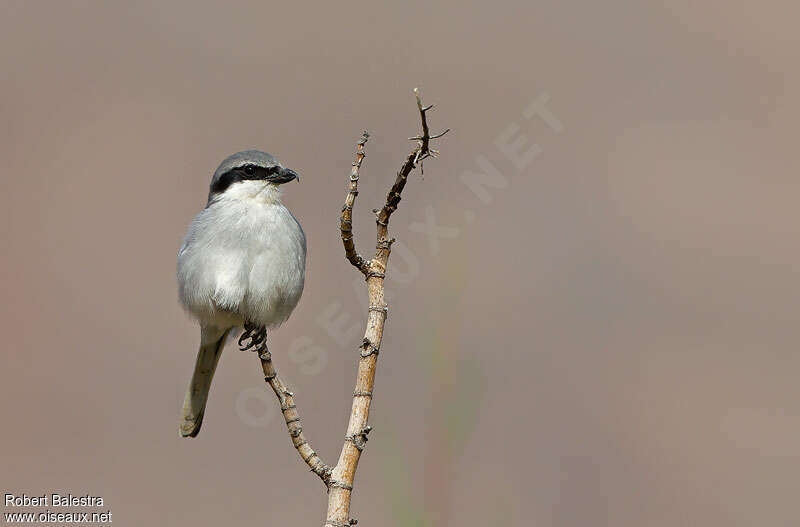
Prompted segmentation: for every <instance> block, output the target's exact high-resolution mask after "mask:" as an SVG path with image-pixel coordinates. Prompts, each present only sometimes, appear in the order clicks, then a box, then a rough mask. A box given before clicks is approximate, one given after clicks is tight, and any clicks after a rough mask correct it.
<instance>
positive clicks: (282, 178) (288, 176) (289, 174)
mask: <svg viewBox="0 0 800 527" xmlns="http://www.w3.org/2000/svg"><path fill="white" fill-rule="evenodd" d="M293 179H296V180H297V181H300V176H299V175H297V172H295V171H294V170H292V169H291V168H284V167H279V168H278V169H277V170H276V171H275V172H273V173H272V174H270V175H269V176H267V181H269V182H270V183H275V184H278V185H281V184H283V183H288V182H289V181H291V180H293Z"/></svg>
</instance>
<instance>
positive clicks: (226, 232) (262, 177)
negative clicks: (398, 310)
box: [177, 150, 306, 437]
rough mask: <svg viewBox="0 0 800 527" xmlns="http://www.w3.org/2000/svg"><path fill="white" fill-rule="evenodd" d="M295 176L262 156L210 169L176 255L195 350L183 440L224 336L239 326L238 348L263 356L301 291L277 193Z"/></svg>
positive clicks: (294, 228) (236, 158)
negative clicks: (202, 199) (270, 331)
mask: <svg viewBox="0 0 800 527" xmlns="http://www.w3.org/2000/svg"><path fill="white" fill-rule="evenodd" d="M297 177H298V176H297V174H296V173H295V172H294V171H293V170H289V169H288V168H284V167H283V166H281V164H280V163H279V162H278V160H277V159H275V158H274V157H272V156H271V155H269V154H267V153H265V152H260V151H258V150H245V151H244V152H238V153H236V154H233V155H232V156H230V157H228V158H226V159H225V160H224V161H223V162H222V164H221V165H220V166H219V168H217V171H216V172H214V177H213V178H212V179H211V187H210V190H209V193H208V204H207V205H206V208H205V209H204V210H203V211H201V212H200V214H198V215H197V216H195V218H194V220H193V221H192V223H191V225H189V230H188V232H187V233H186V237H185V238H184V240H183V245H182V246H181V249H180V251H178V273H177V274H178V295H179V297H180V301H181V303H182V304H183V306H184V307H185V308H186V310H187V311H188V312H189V313H190V314H191V315H192V316H193V317H194V318H196V319H197V320H198V322H199V323H200V350H199V351H198V353H197V361H196V363H195V366H194V374H193V375H192V381H191V383H190V384H189V388H188V389H187V390H186V398H185V400H184V402H183V419H182V420H181V424H180V433H181V435H182V436H183V437H194V436H196V435H197V434H198V432H200V426H201V425H202V424H203V413H204V412H205V407H206V400H207V399H208V390H209V388H210V387H211V379H212V378H213V376H214V370H215V369H216V367H217V363H218V362H219V356H220V354H221V353H222V348H223V346H224V345H225V340H226V337H227V335H228V333H229V332H230V331H231V330H232V329H234V328H237V327H244V329H245V332H244V333H243V334H242V336H241V337H240V338H239V346H240V348H241V349H242V350H247V349H252V350H254V351H257V352H261V351H265V350H266V338H267V328H271V327H275V326H277V325H279V324H281V323H282V322H284V321H286V319H288V318H289V315H290V314H291V313H292V310H293V309H294V308H295V306H296V305H297V302H298V301H299V300H300V295H302V294H303V283H304V281H305V268H306V236H305V233H304V232H303V228H302V227H300V224H299V223H298V222H297V220H296V219H295V217H294V216H293V215H292V213H291V212H289V209H287V208H286V207H285V206H284V205H283V203H281V190H280V188H279V186H280V185H281V184H283V183H286V182H288V181H291V180H293V179H297ZM248 339H249V342H248Z"/></svg>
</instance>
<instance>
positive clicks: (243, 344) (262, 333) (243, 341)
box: [239, 324, 267, 353]
mask: <svg viewBox="0 0 800 527" xmlns="http://www.w3.org/2000/svg"><path fill="white" fill-rule="evenodd" d="M248 339H249V340H250V342H247V340H248ZM239 349H240V350H242V351H255V352H256V353H262V352H265V351H267V328H265V327H264V326H260V327H259V326H253V325H251V324H245V325H244V331H243V332H242V335H241V336H240V337H239Z"/></svg>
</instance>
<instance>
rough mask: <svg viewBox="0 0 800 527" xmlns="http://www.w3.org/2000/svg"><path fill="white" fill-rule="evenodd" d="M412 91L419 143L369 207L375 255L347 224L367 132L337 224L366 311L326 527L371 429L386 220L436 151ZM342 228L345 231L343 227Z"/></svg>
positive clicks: (382, 314)
mask: <svg viewBox="0 0 800 527" xmlns="http://www.w3.org/2000/svg"><path fill="white" fill-rule="evenodd" d="M414 94H415V96H416V99H417V109H418V111H419V115H420V120H421V123H422V133H421V134H420V136H419V137H418V138H416V139H417V140H418V142H419V144H418V145H417V146H416V148H414V150H412V151H411V152H410V153H409V154H408V156H406V159H405V161H404V162H403V164H402V165H401V166H400V170H398V172H397V177H396V178H395V181H394V184H393V185H392V187H391V189H389V192H388V194H387V195H386V202H385V204H384V205H383V207H382V208H380V209H375V210H374V211H373V212H375V214H376V218H375V221H376V226H377V229H376V230H377V242H376V246H375V256H374V257H373V258H372V259H370V260H368V261H364V260H363V258H361V257H360V256H358V254H357V253H356V252H355V244H354V242H353V240H352V224H351V223H349V222H350V221H352V205H353V203H354V201H355V194H357V186H356V185H357V182H358V168H359V167H360V165H361V160H362V159H363V145H364V142H366V136H364V137H363V138H362V140H361V142H359V147H358V150H357V151H356V162H355V163H353V173H352V174H351V176H350V186H349V190H348V194H347V198H346V201H345V208H344V209H342V219H341V224H340V227H341V231H342V241H343V242H344V244H345V255H346V256H347V259H348V260H349V261H350V263H352V264H353V265H354V266H355V267H356V268H358V269H359V271H361V272H362V273H364V274H365V275H366V277H367V292H368V294H369V309H368V311H367V329H366V332H365V334H364V339H363V341H362V342H361V346H359V359H358V372H357V376H356V386H355V390H354V391H353V403H352V407H351V411H350V420H349V422H348V424H347V432H346V434H345V442H344V445H343V446H342V451H341V453H340V454H339V460H338V462H337V463H336V466H335V467H333V472H332V473H331V476H330V480H329V482H328V513H327V516H326V521H325V525H327V526H332V527H344V526H346V525H350V524H351V520H350V519H349V515H350V497H351V494H352V492H353V481H354V479H355V473H356V469H357V467H358V461H359V459H360V457H361V452H362V451H363V450H364V447H365V446H366V442H367V434H369V432H370V431H371V430H372V427H370V426H369V425H367V420H368V418H369V409H370V405H371V403H372V390H373V388H374V385H375V369H376V366H377V362H378V354H379V352H380V347H381V341H382V340H383V328H384V324H385V322H386V316H387V313H388V306H387V304H386V300H385V296H384V279H385V276H386V265H387V263H388V260H389V254H390V253H391V247H392V243H393V242H394V241H395V240H394V238H389V218H390V217H391V215H392V213H393V212H394V211H395V210H397V205H398V203H399V202H400V197H401V194H402V192H403V189H404V188H405V185H406V182H407V179H408V175H409V174H410V173H411V171H412V170H413V169H414V168H415V167H416V165H417V163H418V162H419V161H421V160H422V159H425V158H427V157H431V156H435V155H436V154H437V153H438V152H436V151H435V150H432V149H431V148H430V141H431V139H434V137H431V135H430V131H429V129H428V122H427V118H426V112H427V111H428V110H430V109H431V108H432V107H433V105H431V106H423V105H422V99H421V97H420V94H419V90H417V89H415V90H414ZM447 131H448V130H445V131H444V132H442V133H441V134H438V136H436V137H441V136H442V135H444V134H445V133H447ZM359 156H360V157H359ZM345 214H347V216H345ZM347 227H349V228H350V229H349V230H346V228H347ZM347 236H349V240H347V239H346V237H347ZM362 265H363V266H362Z"/></svg>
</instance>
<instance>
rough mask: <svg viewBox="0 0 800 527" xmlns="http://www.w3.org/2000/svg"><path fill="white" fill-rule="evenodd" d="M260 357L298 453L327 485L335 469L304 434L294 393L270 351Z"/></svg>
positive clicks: (265, 377) (265, 374)
mask: <svg viewBox="0 0 800 527" xmlns="http://www.w3.org/2000/svg"><path fill="white" fill-rule="evenodd" d="M259 359H261V369H262V370H263V371H264V380H265V381H266V382H267V384H269V385H270V387H271V388H272V391H273V392H275V396H276V397H277V398H278V402H279V403H280V405H281V412H282V413H283V419H284V421H286V429H287V430H288V432H289V437H290V438H291V440H292V445H294V448H295V449H297V453H298V454H300V457H301V458H302V460H303V461H305V463H306V465H308V467H309V468H310V469H311V472H313V473H314V474H316V475H317V476H319V477H320V479H322V482H323V483H325V485H326V486H327V485H328V484H329V481H330V478H331V471H332V470H333V469H331V467H329V466H328V465H326V464H325V463H324V462H323V461H322V459H321V458H320V457H319V455H318V454H317V453H316V452H315V451H314V449H313V448H311V444H310V443H309V442H308V440H307V439H306V437H305V435H304V434H303V425H302V424H301V423H300V414H299V413H298V412H297V406H296V405H295V404H294V393H292V392H291V391H289V389H288V388H287V387H286V385H285V384H284V383H283V381H282V380H281V378H280V377H279V376H278V371H277V370H276V369H275V365H274V364H273V363H272V356H271V355H270V352H269V351H264V352H262V353H261V354H260V355H259Z"/></svg>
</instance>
